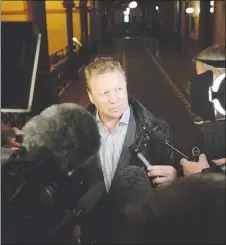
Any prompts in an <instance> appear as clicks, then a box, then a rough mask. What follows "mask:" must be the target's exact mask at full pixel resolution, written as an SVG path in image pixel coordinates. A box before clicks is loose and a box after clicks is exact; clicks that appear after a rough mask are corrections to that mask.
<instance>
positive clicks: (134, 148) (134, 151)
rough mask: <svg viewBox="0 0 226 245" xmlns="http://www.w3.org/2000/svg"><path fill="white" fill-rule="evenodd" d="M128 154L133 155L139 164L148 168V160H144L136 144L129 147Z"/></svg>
mask: <svg viewBox="0 0 226 245" xmlns="http://www.w3.org/2000/svg"><path fill="white" fill-rule="evenodd" d="M129 150H130V153H131V154H135V155H136V156H137V157H138V158H139V159H140V160H141V162H142V163H143V164H144V166H145V167H147V168H148V167H150V166H151V164H150V163H149V162H148V160H147V159H146V158H145V156H144V155H143V154H142V153H141V151H140V150H139V147H138V146H137V145H136V144H133V145H131V146H130V147H129Z"/></svg>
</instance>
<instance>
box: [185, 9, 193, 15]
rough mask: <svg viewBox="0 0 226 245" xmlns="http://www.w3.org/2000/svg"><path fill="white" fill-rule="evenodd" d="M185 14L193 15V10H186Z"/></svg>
mask: <svg viewBox="0 0 226 245" xmlns="http://www.w3.org/2000/svg"><path fill="white" fill-rule="evenodd" d="M186 13H187V14H193V13H194V9H193V8H186Z"/></svg>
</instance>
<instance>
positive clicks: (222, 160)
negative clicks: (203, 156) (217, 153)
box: [213, 158, 226, 165]
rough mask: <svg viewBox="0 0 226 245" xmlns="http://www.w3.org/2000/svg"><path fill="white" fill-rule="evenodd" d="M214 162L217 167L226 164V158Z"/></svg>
mask: <svg viewBox="0 0 226 245" xmlns="http://www.w3.org/2000/svg"><path fill="white" fill-rule="evenodd" d="M213 162H214V163H216V164H217V165H221V164H226V158H220V159H216V160H213Z"/></svg>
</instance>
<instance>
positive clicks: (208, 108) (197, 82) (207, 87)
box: [190, 59, 226, 124]
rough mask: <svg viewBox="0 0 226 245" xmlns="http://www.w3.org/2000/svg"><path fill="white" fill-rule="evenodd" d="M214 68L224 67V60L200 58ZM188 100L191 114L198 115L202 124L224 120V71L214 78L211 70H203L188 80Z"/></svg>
mask: <svg viewBox="0 0 226 245" xmlns="http://www.w3.org/2000/svg"><path fill="white" fill-rule="evenodd" d="M196 61H200V62H203V63H205V64H207V65H211V66H213V67H216V68H226V66H225V60H200V59H196ZM190 101H191V111H192V113H193V114H195V115H197V116H200V117H201V118H202V119H203V121H200V122H198V124H203V123H205V122H210V121H219V120H225V115H226V113H225V102H226V100H225V73H223V74H221V75H219V76H218V77H217V78H216V79H215V80H214V75H213V71H211V70H209V71H207V72H204V73H202V74H200V75H198V76H196V77H195V78H194V79H192V80H191V81H190Z"/></svg>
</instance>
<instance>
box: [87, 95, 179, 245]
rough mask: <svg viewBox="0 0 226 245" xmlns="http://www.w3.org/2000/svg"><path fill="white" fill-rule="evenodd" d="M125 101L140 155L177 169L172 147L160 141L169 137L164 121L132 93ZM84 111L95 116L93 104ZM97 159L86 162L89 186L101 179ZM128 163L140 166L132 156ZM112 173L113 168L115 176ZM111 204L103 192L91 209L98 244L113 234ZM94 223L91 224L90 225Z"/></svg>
mask: <svg viewBox="0 0 226 245" xmlns="http://www.w3.org/2000/svg"><path fill="white" fill-rule="evenodd" d="M129 104H130V106H131V108H132V110H133V114H134V118H135V121H136V134H135V142H134V143H136V144H137V145H138V146H139V148H140V150H141V151H142V153H143V155H144V156H145V157H146V158H147V160H148V161H149V162H150V163H151V164H153V165H159V164H162V165H172V166H174V167H175V168H176V169H178V167H177V165H176V161H175V159H174V154H173V152H172V150H171V149H170V148H169V147H167V145H166V144H165V143H164V141H165V140H169V141H171V140H172V136H171V132H170V129H169V127H168V125H167V124H166V123H165V122H164V121H162V120H160V119H157V118H156V117H155V116H154V115H153V114H151V113H150V112H149V111H148V110H147V109H146V108H145V107H144V106H143V105H142V104H141V103H140V102H139V101H138V100H137V99H135V98H134V97H132V96H129ZM87 110H88V111H89V112H90V113H91V114H93V115H94V116H95V112H96V107H95V105H93V104H89V105H88V106H87ZM97 161H98V157H96V158H94V159H92V161H91V162H90V164H89V165H88V166H89V167H88V168H87V171H88V176H89V177H88V181H89V183H90V185H92V184H93V183H96V182H99V181H104V179H103V173H102V169H101V166H100V164H98V163H97ZM131 164H136V165H140V166H143V165H142V163H141V162H139V161H138V159H137V157H136V156H135V155H133V156H132V157H131ZM117 169H118V168H117ZM86 174H87V173H86ZM116 175H117V170H116V173H115V176H116ZM110 191H111V190H110ZM113 206H114V205H112V201H111V199H110V195H107V194H106V193H105V198H104V201H103V202H102V203H101V205H100V206H99V207H98V208H97V209H98V210H99V211H96V212H95V215H96V219H94V218H92V220H95V221H96V227H97V226H99V225H100V226H99V227H100V228H98V230H99V232H98V231H97V233H102V234H106V236H104V237H103V236H102V237H99V238H100V240H98V242H99V243H109V241H111V240H112V236H111V235H109V234H112V233H111V232H112V229H113V233H114V230H115V228H111V227H115V224H114V223H115V217H113V216H115V214H116V213H115V212H114V207H113ZM97 220H98V224H97ZM116 222H117V221H116ZM94 226H95V225H93V226H92V227H94ZM116 226H117V224H116ZM108 232H109V233H108ZM109 236H110V238H109Z"/></svg>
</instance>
